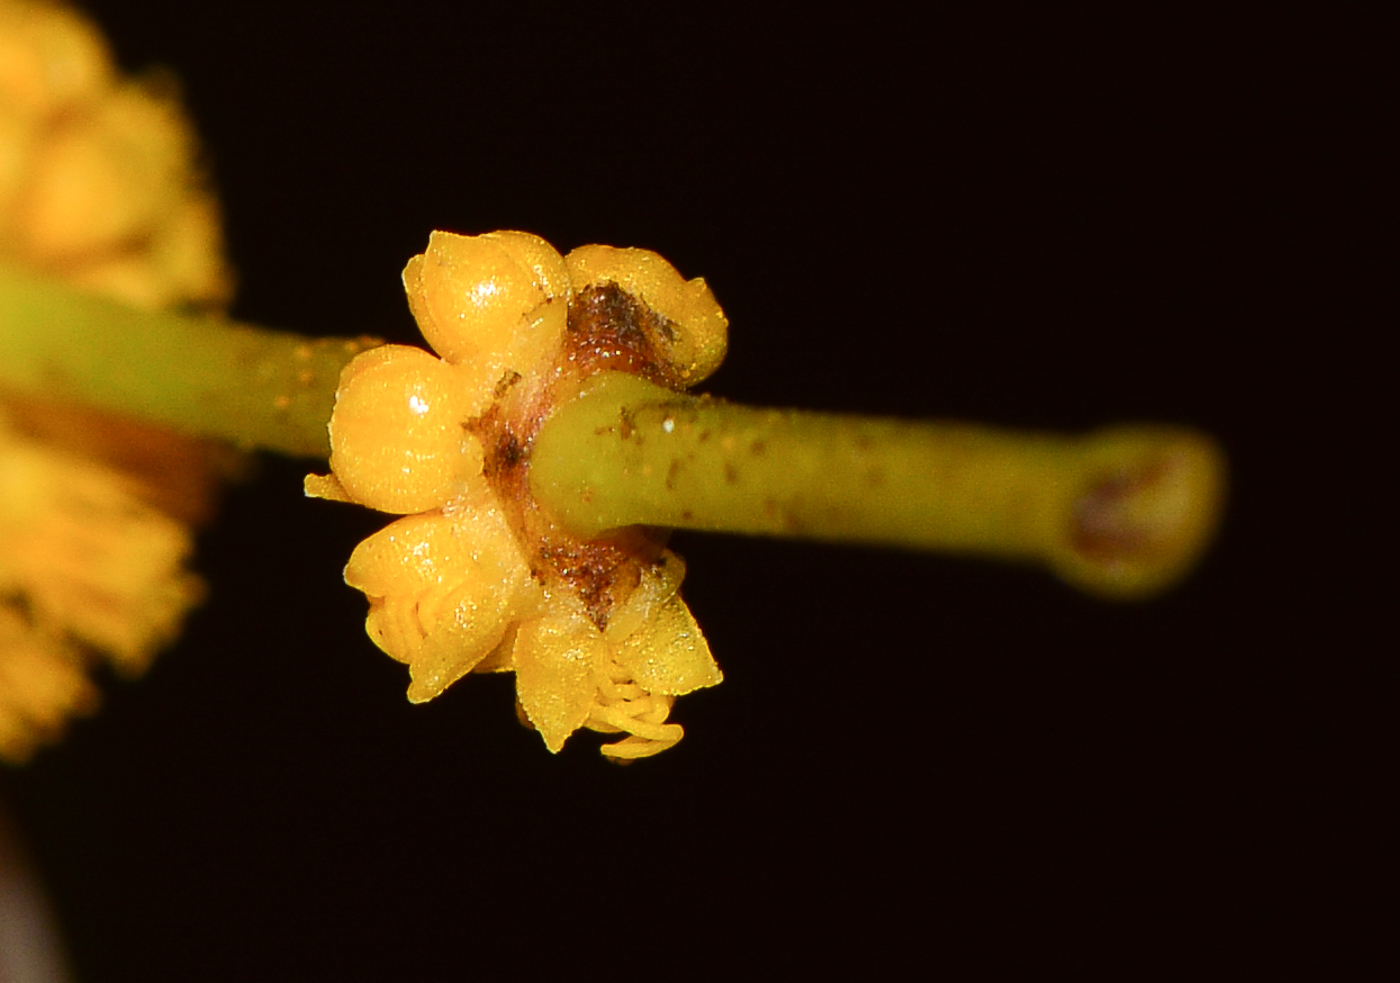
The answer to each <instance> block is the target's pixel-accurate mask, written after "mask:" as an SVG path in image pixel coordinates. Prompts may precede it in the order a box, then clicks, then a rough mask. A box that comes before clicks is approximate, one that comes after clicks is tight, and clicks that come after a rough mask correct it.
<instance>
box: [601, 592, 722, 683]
mask: <svg viewBox="0 0 1400 983" xmlns="http://www.w3.org/2000/svg"><path fill="white" fill-rule="evenodd" d="M615 658H616V659H617V663H618V665H620V666H622V667H623V668H624V669H626V670H627V671H628V672H630V673H631V675H632V679H633V681H634V682H636V684H637V685H638V686H640V687H641V688H642V689H644V690H646V691H647V692H649V693H664V694H667V695H669V696H681V695H682V694H685V693H689V692H691V691H692V690H697V689H700V688H702V687H705V686H714V685H715V684H716V683H718V682H720V680H722V679H723V678H724V675H723V673H721V672H720V671H719V666H718V665H716V664H715V660H714V657H713V656H712V655H710V646H709V644H708V643H707V642H706V641H705V636H704V635H702V634H701V633H700V626H699V625H697V624H696V623H695V618H694V617H692V616H691V614H690V608H688V607H686V606H685V602H684V601H682V600H681V599H680V596H679V595H676V596H673V597H672V598H671V599H670V600H669V601H667V602H665V603H664V604H661V605H659V606H658V607H657V608H656V610H655V613H654V614H653V615H652V617H651V618H650V619H648V621H647V622H646V624H644V625H642V626H641V627H640V628H638V629H637V630H636V631H635V632H633V633H632V634H631V635H629V636H628V637H627V638H626V639H625V640H624V641H623V642H622V644H621V645H619V646H618V647H617V652H616V655H615Z"/></svg>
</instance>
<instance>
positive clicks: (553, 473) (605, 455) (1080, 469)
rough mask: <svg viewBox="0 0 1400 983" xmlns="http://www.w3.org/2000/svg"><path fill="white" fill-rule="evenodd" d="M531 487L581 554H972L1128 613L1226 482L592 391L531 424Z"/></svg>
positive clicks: (1189, 445)
mask: <svg viewBox="0 0 1400 983" xmlns="http://www.w3.org/2000/svg"><path fill="white" fill-rule="evenodd" d="M531 485H532V487H533V489H534V493H535V495H536V497H537V498H538V499H539V500H540V501H541V502H542V504H544V505H545V506H547V507H548V508H550V509H552V510H553V511H554V513H555V514H556V515H557V516H558V517H559V518H560V519H561V521H562V522H563V523H564V524H565V525H566V526H567V527H569V528H570V530H571V531H573V532H575V533H576V534H578V535H580V536H583V537H592V536H596V535H598V534H599V533H601V532H603V531H605V530H607V529H611V528H616V527H621V526H627V525H634V524H643V525H656V526H670V527H679V528H687V529H704V530H711V531H719V532H736V533H748V534H756V535H771V536H784V537H797V538H810V539H820V540H847V541H854V542H866V543H878V544H886V545H894V546H902V547H909V548H915V549H933V550H945V551H952V552H960V553H978V554H985V555H993V556H999V557H1004V558H1007V559H1021V560H1030V561H1039V562H1042V563H1045V564H1048V565H1049V566H1050V567H1051V568H1052V569H1053V570H1054V571H1055V572H1056V573H1058V574H1059V575H1060V576H1061V577H1062V578H1063V579H1065V580H1067V581H1069V582H1070V583H1072V584H1074V585H1076V586H1078V587H1080V588H1083V589H1085V590H1087V591H1089V592H1091V593H1094V594H1099V595H1102V596H1107V597H1118V598H1132V597H1144V596H1147V595H1150V594H1153V593H1155V592H1157V591H1159V590H1161V589H1163V588H1165V587H1167V586H1169V585H1170V584H1171V583H1172V582H1174V581H1175V580H1177V579H1178V578H1179V577H1181V576H1182V575H1183V574H1184V573H1185V572H1186V571H1187V570H1188V569H1189V568H1190V567H1191V566H1192V564H1193V563H1194V562H1195V560H1196V559H1197V558H1198V557H1199V555H1200V554H1201V553H1202V552H1203V550H1204V548H1205V547H1206V546H1207V545H1208V543H1209V541H1210V538H1211V536H1212V534H1213V532H1214V529H1215V527H1216V525H1217V523H1218V520H1219V516H1220V512H1221V508H1222V505H1223V500H1224V490H1225V465H1224V457H1223V455H1222V454H1221V452H1220V451H1219V449H1218V448H1217V446H1216V445H1215V443H1214V442H1213V441H1211V440H1210V439H1209V438H1207V437H1205V436H1203V435H1201V434H1199V433H1196V432H1194V431H1190V430H1185V429H1178V428H1168V427H1153V426H1128V427H1118V428H1113V429H1108V430H1103V431H1099V432H1097V433H1093V434H1090V435H1088V436H1084V437H1069V436H1060V435H1055V434H1045V433H1032V432H1015V431H1010V430H997V429H991V428H984V427H975V426H970V425H966V424H960V423H940V422H909V421H903V420H892V419H874V418H861V417H845V416H834V415H829V414H821V413H808V412H801V411H795V410H772V409H755V408H750V407H745V406H736V405H733V404H730V403H726V402H723V401H721V400H716V399H711V398H708V397H705V396H699V397H695V396H687V395H682V394H677V393H674V392H670V391H668V390H665V389H660V388H658V387H656V386H653V385H651V384H650V383H647V382H645V381H643V380H641V379H639V378H636V377H634V376H626V375H618V374H605V375H600V376H598V377H596V378H595V379H594V380H592V381H591V382H590V383H589V384H588V386H587V387H586V389H585V390H584V392H583V393H582V394H581V395H580V397H579V398H578V399H576V400H574V401H573V402H572V403H570V404H567V405H565V406H563V407H561V408H560V409H558V410H556V411H555V413H554V415H553V416H552V417H551V418H550V419H549V420H548V421H547V422H546V423H545V425H544V426H543V428H542V429H541V431H540V433H539V435H538V436H537V438H536V440H535V444H534V448H533V452H532V462H531Z"/></svg>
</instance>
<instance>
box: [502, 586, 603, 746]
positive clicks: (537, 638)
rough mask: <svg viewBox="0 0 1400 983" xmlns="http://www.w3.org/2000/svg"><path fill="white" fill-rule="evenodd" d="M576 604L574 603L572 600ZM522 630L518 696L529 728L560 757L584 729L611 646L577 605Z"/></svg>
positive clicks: (556, 609)
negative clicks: (570, 738) (567, 743)
mask: <svg viewBox="0 0 1400 983" xmlns="http://www.w3.org/2000/svg"><path fill="white" fill-rule="evenodd" d="M569 600H572V599H569ZM563 601H564V599H563V598H556V604H555V606H554V610H552V611H551V612H550V613H549V614H547V615H546V616H545V617H542V618H539V619H536V620H534V621H529V622H526V623H525V624H523V625H521V627H520V632H519V634H518V635H517V636H516V639H515V679H516V694H517V696H518V697H519V699H520V705H521V707H522V708H523V709H524V711H525V715H526V716H527V717H529V718H530V723H532V724H534V726H535V729H536V730H538V731H539V732H540V736H541V737H543V738H544V743H545V746H546V747H548V748H549V750H550V751H553V752H555V753H557V752H558V751H559V749H560V748H562V747H563V746H564V741H565V740H566V739H567V738H568V736H569V735H570V734H572V733H573V732H574V731H576V730H578V729H579V728H580V727H582V726H583V723H584V721H585V720H587V719H588V713H589V711H590V709H592V707H593V698H594V695H595V694H596V693H597V691H598V683H597V678H596V675H597V673H598V671H599V669H600V667H601V666H603V665H604V664H605V663H606V661H607V658H608V644H607V642H605V641H604V640H603V636H602V635H601V634H600V633H599V631H598V629H597V628H595V627H594V626H593V622H592V621H590V620H589V619H588V616H587V614H585V613H584V611H583V606H582V605H581V604H578V603H577V602H576V601H575V602H573V603H572V604H569V603H562V602H563Z"/></svg>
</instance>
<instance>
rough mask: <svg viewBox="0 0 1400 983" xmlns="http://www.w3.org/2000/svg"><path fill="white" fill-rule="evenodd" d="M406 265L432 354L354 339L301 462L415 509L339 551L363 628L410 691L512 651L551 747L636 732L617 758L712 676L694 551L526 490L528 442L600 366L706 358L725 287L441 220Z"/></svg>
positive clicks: (666, 374)
mask: <svg viewBox="0 0 1400 983" xmlns="http://www.w3.org/2000/svg"><path fill="white" fill-rule="evenodd" d="M404 284H405V286H406V288H407V290H408V296H409V304H410V306H411V308H412V310H413V313H414V315H415V317H416V319H417V321H418V324H419V326H420V328H421V329H422V331H423V334H424V336H425V337H426V338H427V340H428V342H429V344H431V345H432V347H433V348H434V349H435V350H436V351H437V352H438V354H439V355H441V356H442V357H441V358H440V359H439V358H435V357H434V356H432V355H430V354H429V353H428V352H425V351H423V350H422V349H418V348H410V347H407V346H401V345H386V346H384V347H382V348H378V349H374V350H371V351H369V352H366V353H364V354H362V355H360V356H358V357H357V358H356V359H355V361H353V362H352V363H351V364H350V365H349V366H348V367H347V368H346V369H345V372H344V373H343V375H342V376H341V384H340V389H339V391H338V393H337V396H336V407H335V413H334V415H333V416H332V419H331V424H330V433H331V448H332V451H331V469H332V474H331V475H329V476H325V477H321V476H317V475H311V476H309V477H308V478H307V494H309V495H313V496H316V497H321V498H329V499H335V500H341V501H354V502H358V503H360V504H363V505H367V506H369V507H371V508H376V509H379V510H381V511H385V512H392V513H398V514H404V515H406V516H407V517H406V518H403V519H399V520H398V521H396V522H394V523H393V524H391V525H389V526H388V527H386V528H385V529H383V530H382V531H380V532H379V533H377V534H375V535H374V536H372V537H370V538H369V539H367V540H366V541H365V542H363V543H361V544H360V546H359V547H358V548H357V549H356V550H355V552H354V554H353V555H352V556H351V558H350V563H349V565H348V566H347V567H346V570H345V579H346V582H347V583H349V584H350V585H351V586H353V587H356V588H358V589H360V590H362V591H364V592H365V594H366V595H367V596H368V598H369V600H370V614H369V619H368V622H367V629H368V631H369V634H370V637H371V638H373V639H374V641H375V642H376V644H378V645H379V646H380V648H382V649H383V650H384V651H385V652H387V653H388V654H389V655H391V656H393V657H394V658H395V659H398V660H399V661H401V662H406V663H408V666H409V672H410V675H411V677H412V683H411V685H410V687H409V690H408V695H409V699H410V700H412V701H414V702H422V701H425V700H430V699H432V698H433V697H435V696H437V695H438V694H440V693H441V692H442V691H443V690H444V689H445V688H446V687H447V686H448V685H450V684H451V683H453V682H455V681H456V680H457V679H460V678H461V677H462V676H464V675H465V674H467V673H469V672H472V671H477V672H483V671H514V672H515V674H516V687H517V694H518V700H519V709H520V713H521V717H522V719H523V720H525V721H526V722H528V723H529V724H530V725H532V726H534V727H535V728H536V729H537V730H538V731H539V732H540V735H541V736H542V737H543V738H544V741H545V744H546V745H547V746H548V747H549V749H550V750H551V751H558V750H559V749H560V748H561V747H562V746H563V744H564V741H565V739H566V738H568V736H569V735H570V734H572V733H573V732H574V731H575V730H577V729H578V728H579V727H589V728H592V729H594V730H599V731H603V732H606V733H626V734H627V735H628V736H627V737H625V738H624V739H623V740H621V741H619V742H616V743H613V744H609V745H605V746H604V747H603V752H604V753H605V754H607V755H610V756H612V757H615V758H637V757H644V756H646V755H650V754H655V753H656V752H658V751H661V750H664V749H665V748H667V747H670V746H671V745H673V744H675V743H676V741H678V740H680V738H681V735H682V730H681V728H680V726H679V725H677V724H674V723H667V721H666V718H667V715H668V714H669V712H670V709H671V705H672V702H673V701H674V698H675V697H676V696H679V695H681V694H684V693H688V692H690V691H692V690H695V689H698V688H701V687H704V686H712V685H714V684H715V683H718V682H719V681H720V679H721V675H720V671H719V667H718V666H716V665H715V662H714V659H713V658H712V657H711V655H710V651H709V647H708V645H707V644H706V643H705V639H704V637H703V636H702V635H701V633H700V629H699V627H698V626H697V625H696V623H695V619H694V618H693V617H691V614H690V611H689V609H688V608H687V607H686V605H685V603H684V602H683V601H682V600H681V599H680V596H679V594H678V593H677V590H678V588H679V587H680V583H681V579H682V578H683V576H684V565H683V564H682V562H681V560H680V559H679V558H678V557H677V556H676V555H675V554H673V553H671V552H670V551H669V550H666V549H665V548H664V536H663V535H661V534H659V533H655V532H650V531H642V530H636V529H632V530H622V531H618V532H617V533H615V534H613V535H611V536H605V537H603V538H600V539H598V540H593V541H580V540H578V539H576V538H575V537H573V536H571V535H569V534H568V533H566V532H565V531H564V530H562V529H561V528H560V527H559V526H558V525H557V524H556V523H555V522H554V521H553V520H552V518H551V517H550V516H549V515H548V514H546V513H545V512H544V511H543V510H541V509H540V508H539V507H538V505H536V503H535V502H534V501H533V499H532V498H531V496H530V494H529V481H528V470H529V449H530V444H531V442H532V441H533V439H534V435H535V433H536V431H537V430H538V428H539V426H540V424H541V423H542V422H543V420H544V419H545V418H546V417H547V416H548V414H549V412H550V409H551V408H552V407H553V406H557V405H560V404H561V403H562V402H565V401H567V400H569V399H572V398H573V397H574V396H576V395H577V394H578V393H579V392H580V391H582V390H583V389H585V388H586V387H587V385H588V380H589V379H590V378H591V377H593V376H595V375H596V374H597V373H599V372H606V371H626V372H631V373H634V374H638V375H642V376H645V377H646V378H648V379H650V380H651V381H654V382H658V383H660V384H663V385H666V386H668V387H669V388H672V389H677V390H679V389H683V388H686V387H688V386H690V385H692V384H694V383H696V382H699V381H700V380H701V379H703V378H705V377H706V376H707V375H709V374H710V373H711V372H713V371H714V369H715V368H716V367H718V365H719V363H720V360H721V359H722V358H723V356H724V350H725V344H726V334H725V332H726V328H727V322H726V321H725V319H724V315H723V313H722V312H721V311H720V308H719V305H718V304H717V303H715V300H714V297H713V296H712V295H711V293H710V291H709V288H708V287H706V286H705V283H704V281H703V280H698V279H697V280H691V281H688V282H687V281H685V280H683V279H682V278H681V276H680V274H678V273H677V272H676V271H675V269H674V268H673V267H671V266H670V264H668V263H667V262H666V261H665V260H663V259H662V258H661V257H660V256H657V255H656V254H655V253H651V252H647V251H645V250H639V249H613V248H611V247H608V246H585V247H582V248H581V249H577V250H575V251H573V252H572V253H570V254H569V255H568V257H567V258H566V257H563V256H560V255H559V253H557V252H556V251H555V250H554V249H553V247H551V246H550V245H549V244H548V243H546V242H545V241H544V240H543V239H540V238H538V237H536V236H533V235H529V234H527V233H523V232H496V233H491V234H488V235H482V236H475V237H469V236H458V235H452V234H450V233H444V232H435V233H433V236H432V238H431V240H430V242H429V245H428V249H427V252H426V253H425V254H423V255H421V256H415V257H414V258H413V259H412V260H410V261H409V264H408V267H407V269H405V271H404Z"/></svg>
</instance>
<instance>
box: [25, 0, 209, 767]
mask: <svg viewBox="0 0 1400 983" xmlns="http://www.w3.org/2000/svg"><path fill="white" fill-rule="evenodd" d="M195 156H196V145H195V140H194V136H193V134H192V131H191V129H190V127H189V125H188V123H187V122H186V120H185V118H184V116H183V114H182V112H181V110H180V107H179V105H178V102H177V100H176V98H175V95H174V92H173V83H172V82H171V80H170V79H169V78H168V77H166V76H163V75H153V76H150V77H148V78H145V79H135V80H133V79H124V78H122V77H121V76H120V75H119V74H118V73H117V71H116V69H115V68H114V65H113V62H112V58H111V56H110V54H109V52H108V50H107V47H106V45H105V43H104V42H103V40H102V37H101V35H100V34H99V33H98V31H97V29H96V28H95V27H93V26H92V25H91V24H90V23H88V22H87V21H86V20H84V19H83V18H82V17H80V16H79V15H77V14H76V13H74V12H72V11H70V10H68V9H66V8H64V7H62V6H59V5H57V4H54V3H48V2H42V0H0V262H4V263H12V264H16V265H21V266H25V267H27V268H29V269H32V270H37V271H40V272H42V273H46V274H48V275H51V276H53V277H55V278H60V279H63V280H66V281H67V282H69V283H71V284H74V285H76V286H79V287H81V288H84V289H87V290H90V291H92V292H93V293H98V294H103V295H105V296H108V297H111V298H114V299H117V300H121V301H124V302H126V303H128V304H131V305H133V306H136V307H141V308H146V309H156V308H161V307H171V306H198V307H206V308H208V307H218V306H220V305H222V304H223V303H224V302H225V301H226V300H227V298H228V296H229V293H230V291H231V284H232V277H231V275H230V272H229V268H228V266H227V264H226V262H225V260H224V258H223V253H222V238H221V232H220V227H219V219H218V211H217V205H216V202H215V200H214V198H213V196H212V195H211V194H210V193H209V191H208V190H207V187H206V184H205V182H204V180H203V177H202V175H201V172H200V170H199V169H198V168H197V167H196V164H195ZM57 418H63V419H65V420H67V419H71V420H73V421H76V422H74V423H73V424H72V425H71V426H68V432H67V433H64V432H63V431H64V426H65V425H60V424H56V423H55V422H54V421H55V419H57ZM41 420H42V421H43V423H42V426H40V425H38V424H37V421H41ZM135 429H136V428H132V427H130V426H128V425H123V426H114V427H113V428H112V429H111V430H110V431H109V430H107V429H105V428H104V425H103V424H102V423H101V422H100V420H97V419H96V418H95V417H94V415H92V414H87V415H84V414H82V413H74V414H72V415H71V417H69V416H68V415H67V414H66V412H48V411H47V410H41V411H38V412H36V410H35V408H34V406H33V405H32V404H26V403H24V401H20V400H14V399H6V398H4V394H0V760H8V761H21V760H23V759H25V758H26V757H28V755H29V754H30V753H32V751H33V749H34V747H35V745H36V744H38V743H41V742H42V741H44V740H48V739H51V738H53V737H54V736H56V735H57V734H58V733H59V732H60V731H61V729H62V725H63V723H64V722H65V720H66V718H67V717H68V716H69V714H71V713H74V712H79V711H82V710H85V709H87V708H90V707H91V706H92V705H93V704H94V703H95V700H96V691H95V689H94V688H93V686H92V684H91V683H90V682H89V680H88V678H87V674H86V670H87V667H88V665H89V664H90V663H91V661H92V660H93V657H94V655H95V654H96V653H100V654H101V655H102V656H103V657H105V658H106V659H107V660H108V661H110V662H111V663H112V664H113V665H114V666H115V667H116V668H117V669H119V670H121V671H123V672H126V673H136V672H140V671H141V670H142V669H144V668H145V666H146V665H147V664H148V663H149V661H150V659H151V658H152V656H153V655H154V653H155V651H156V650H157V649H158V648H159V647H160V646H161V645H162V644H164V643H165V642H167V641H168V640H169V639H170V638H171V637H172V636H173V635H174V633H175V632H176V630H177V629H178V626H179V623H180V620H181V619H182V617H183V615H184V613H185V612H186V611H187V610H188V609H189V607H190V606H191V605H192V604H193V603H194V602H195V601H196V600H197V599H198V598H199V596H200V594H201V587H200V584H199V582H198V581H197V579H196V578H194V577H193V576H192V575H191V574H189V573H187V572H186V571H185V569H184V561H185V558H186V557H187V556H188V555H189V553H190V551H191V548H192V542H191V535H190V531H189V529H188V528H187V527H186V526H185V524H184V523H183V522H181V521H178V520H177V519H175V518H173V517H172V516H171V515H170V514H168V513H167V510H166V509H164V508H162V507H157V505H156V504H153V502H154V501H155V500H156V499H158V498H160V497H161V493H162V489H159V488H157V487H156V485H157V484H158V483H159V482H156V481H153V480H152V479H150V478H146V479H144V480H143V479H142V478H140V477H138V476H136V475H133V474H131V473H128V472H127V471H126V470H124V469H123V468H121V467H118V466H117V465H115V464H114V463H110V462H114V461H116V460H119V459H122V458H123V457H130V456H132V455H131V454H129V453H126V451H129V450H130V448H122V447H114V446H113V445H114V444H116V443H118V442H119V440H120V439H126V438H128V437H129V436H130V435H131V433H133V432H134V431H135ZM117 434H122V435H123V437H121V438H118V437H117V436H116V435H117ZM139 439H140V441H141V448H140V451H139V453H138V454H137V455H136V456H139V457H142V458H143V459H145V460H146V462H147V464H148V465H149V464H151V463H152V462H153V461H154V462H155V468H154V470H155V471H157V472H158V471H160V470H161V465H160V464H159V461H158V459H159V458H160V457H161V455H162V453H164V451H163V450H162V447H163V441H164V439H165V438H164V435H162V434H158V433H157V434H154V435H153V434H152V433H150V432H149V431H143V432H142V433H141V435H140V438H139ZM80 447H81V448H86V449H93V448H97V449H98V450H99V453H98V454H97V455H96V456H95V457H94V456H93V455H91V454H88V453H86V452H84V451H83V450H80V449H79V448H80ZM188 450H189V447H188V442H182V443H181V446H180V447H179V448H178V449H177V448H171V449H170V452H171V453H175V454H185V455H188ZM183 463H188V457H187V456H186V459H185V461H184V462H183ZM196 483H198V482H196ZM189 507H190V508H192V509H193V510H194V511H198V508H199V507H198V506H197V505H193V506H189Z"/></svg>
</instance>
